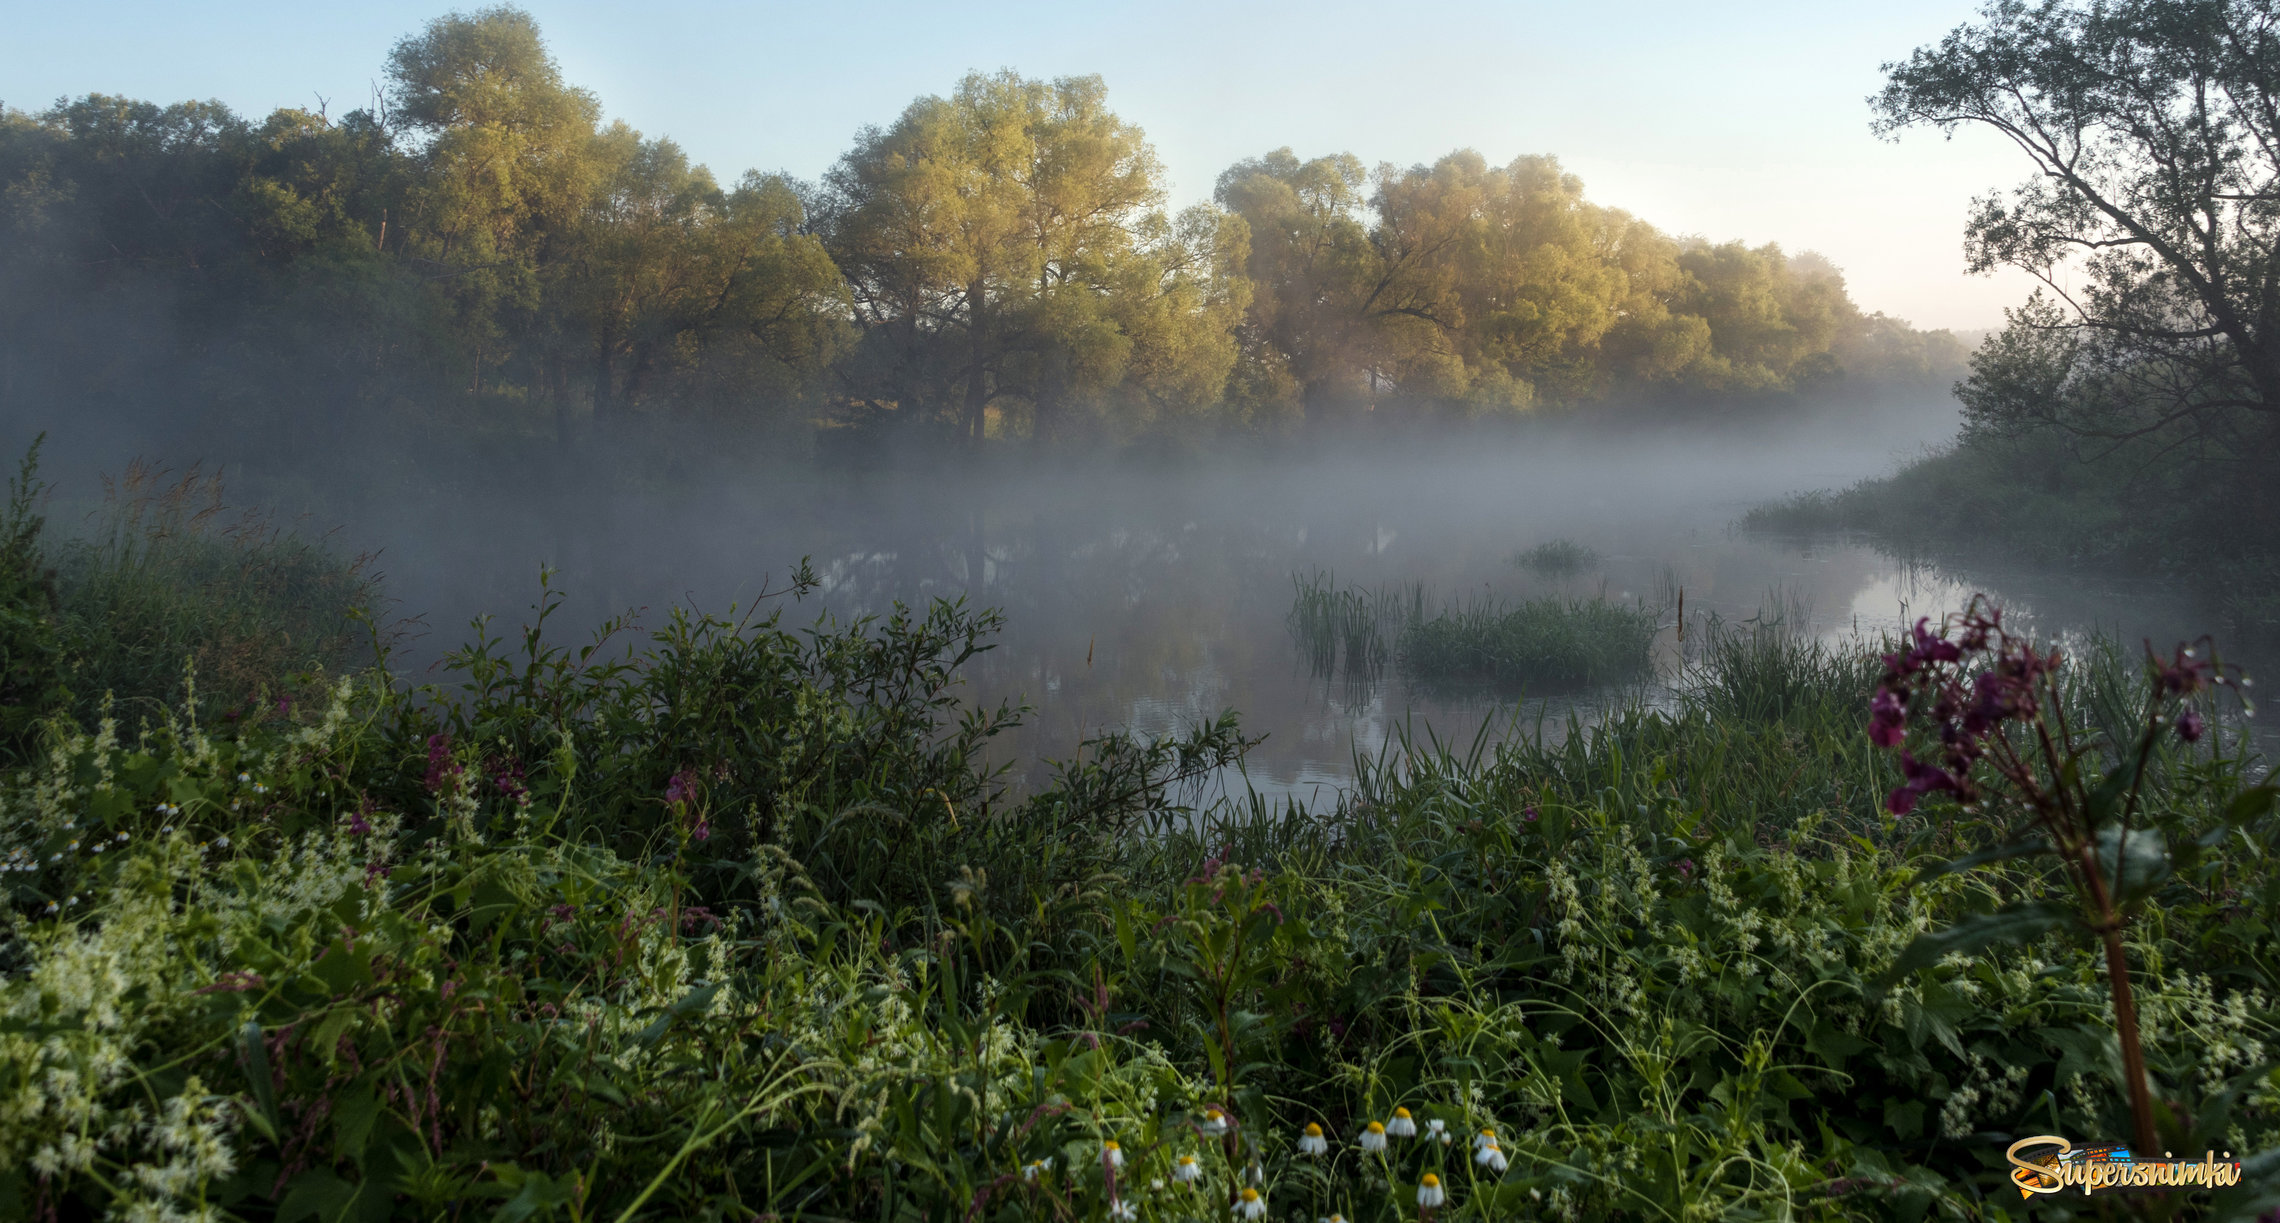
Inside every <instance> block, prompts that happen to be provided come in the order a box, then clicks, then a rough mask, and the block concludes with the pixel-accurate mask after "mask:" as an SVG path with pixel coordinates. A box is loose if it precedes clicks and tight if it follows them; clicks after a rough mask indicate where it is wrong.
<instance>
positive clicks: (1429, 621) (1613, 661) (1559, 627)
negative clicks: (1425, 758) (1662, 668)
mask: <svg viewBox="0 0 2280 1223" xmlns="http://www.w3.org/2000/svg"><path fill="white" fill-rule="evenodd" d="M1661 622H1662V617H1661V615H1660V613H1659V612H1658V611H1657V610H1655V609H1653V608H1648V607H1645V606H1639V605H1632V604H1624V603H1619V602H1616V601H1614V600H1611V599H1607V598H1604V597H1598V598H1590V599H1558V598H1546V599H1529V600H1526V601H1523V602H1519V603H1506V602H1503V601H1501V600H1497V599H1492V598H1480V599H1476V600H1473V601H1471V602H1468V603H1466V604H1464V605H1462V606H1458V607H1448V608H1444V609H1443V610H1442V611H1441V612H1440V613H1439V614H1437V615H1435V616H1432V617H1430V618H1423V617H1420V618H1418V619H1414V620H1411V621H1410V622H1409V623H1408V624H1407V625H1406V626H1405V627H1404V628H1403V629H1402V632H1401V638H1400V651H1399V652H1400V658H1401V665H1402V667H1403V668H1404V670H1405V671H1406V672H1407V674H1408V675H1409V676H1410V678H1412V679H1413V680H1415V681H1417V682H1419V683H1422V684H1425V685H1428V686H1435V687H1454V686H1479V687H1485V688H1491V689H1497V690H1505V691H1513V690H1521V689H1527V690H1531V691H1539V692H1541V691H1563V692H1565V691H1578V690H1582V689H1588V688H1596V687H1601V686H1604V685H1608V684H1620V683H1629V682H1633V681H1636V680H1641V679H1646V678H1648V677H1650V676H1652V675H1653V674H1654V652H1653V646H1654V639H1655V634H1656V633H1657V632H1658V631H1660V629H1661Z"/></svg>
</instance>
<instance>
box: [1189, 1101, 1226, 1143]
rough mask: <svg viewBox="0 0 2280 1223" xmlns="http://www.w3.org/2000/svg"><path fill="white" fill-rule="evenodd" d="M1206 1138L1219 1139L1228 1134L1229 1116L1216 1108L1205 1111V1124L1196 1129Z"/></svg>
mask: <svg viewBox="0 0 2280 1223" xmlns="http://www.w3.org/2000/svg"><path fill="white" fill-rule="evenodd" d="M1195 1128H1196V1130H1197V1132H1199V1133H1201V1134H1202V1135H1203V1136H1204V1137H1206V1138H1217V1137H1219V1136H1220V1135H1221V1134H1224V1133H1226V1132H1227V1114H1225V1113H1223V1112H1220V1111H1219V1110H1218V1109H1216V1108H1207V1109H1204V1110H1203V1124H1201V1125H1198V1126H1196V1127H1195Z"/></svg>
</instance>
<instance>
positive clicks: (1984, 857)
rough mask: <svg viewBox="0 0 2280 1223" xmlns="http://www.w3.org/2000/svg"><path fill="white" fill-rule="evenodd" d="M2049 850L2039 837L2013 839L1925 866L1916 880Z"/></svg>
mask: <svg viewBox="0 0 2280 1223" xmlns="http://www.w3.org/2000/svg"><path fill="white" fill-rule="evenodd" d="M2051 852H2052V849H2051V846H2050V842H2048V841H2045V840H2043V839H2041V838H2040V837H2037V838H2035V839H2033V840H2027V841H2013V842H2011V843H2010V844H2008V845H1998V846H1995V847H1994V848H1992V849H1982V850H1980V851H1978V852H1976V853H1968V854H1965V855H1963V856H1962V857H1960V858H1950V859H1948V860H1947V861H1945V862H1939V863H1935V864H1933V865H1931V866H1927V867H1925V868H1924V869H1923V870H1922V871H1920V872H1918V873H1917V875H1916V882H1918V883H1924V882H1928V881H1930V880H1933V879H1937V878H1939V877H1940V876H1942V875H1953V874H1956V873H1957V872H1959V871H1967V870H1971V869H1973V868H1975V867H1981V866H1985V865H1987V864H1988V863H1990V862H2003V861H2008V860H2010V859H2012V858H2034V857H2040V856H2042V855H2043V854H2047V853H2051Z"/></svg>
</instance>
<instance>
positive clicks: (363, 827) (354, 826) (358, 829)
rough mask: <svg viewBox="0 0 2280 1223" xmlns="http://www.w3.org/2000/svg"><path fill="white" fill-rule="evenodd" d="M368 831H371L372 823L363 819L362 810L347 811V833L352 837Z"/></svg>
mask: <svg viewBox="0 0 2280 1223" xmlns="http://www.w3.org/2000/svg"><path fill="white" fill-rule="evenodd" d="M370 831H372V825H371V824H370V823H367V822H366V821H365V818H364V813H363V812H361V811H354V812H350V813H349V817H348V835H350V836H352V837H360V836H363V835H364V834H365V833H368V832H370Z"/></svg>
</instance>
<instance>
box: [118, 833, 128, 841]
mask: <svg viewBox="0 0 2280 1223" xmlns="http://www.w3.org/2000/svg"><path fill="white" fill-rule="evenodd" d="M119 839H120V840H122V841H124V840H126V839H127V834H126V833H123V832H122V833H120V834H119Z"/></svg>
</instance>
